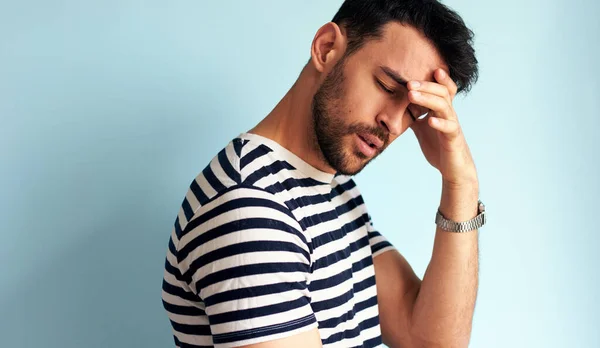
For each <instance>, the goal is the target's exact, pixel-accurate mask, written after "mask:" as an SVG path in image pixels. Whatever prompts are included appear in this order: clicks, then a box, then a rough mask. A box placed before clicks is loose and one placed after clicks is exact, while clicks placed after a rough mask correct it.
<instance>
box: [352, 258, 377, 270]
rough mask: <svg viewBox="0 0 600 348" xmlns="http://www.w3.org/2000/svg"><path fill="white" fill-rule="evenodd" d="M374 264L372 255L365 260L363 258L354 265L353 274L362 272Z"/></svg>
mask: <svg viewBox="0 0 600 348" xmlns="http://www.w3.org/2000/svg"><path fill="white" fill-rule="evenodd" d="M372 264H373V256H372V255H368V256H365V258H363V259H362V260H360V261H356V262H355V263H353V264H352V272H354V273H356V272H359V271H362V270H363V269H365V268H367V267H369V266H371V265H372Z"/></svg>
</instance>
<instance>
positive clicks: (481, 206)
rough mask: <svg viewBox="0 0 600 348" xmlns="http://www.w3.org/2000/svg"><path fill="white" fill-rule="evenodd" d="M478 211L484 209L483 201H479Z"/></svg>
mask: <svg viewBox="0 0 600 348" xmlns="http://www.w3.org/2000/svg"><path fill="white" fill-rule="evenodd" d="M479 211H480V212H482V211H485V205H483V202H481V201H479Z"/></svg>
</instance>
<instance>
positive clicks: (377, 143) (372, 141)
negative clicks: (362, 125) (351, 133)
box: [358, 133, 383, 150]
mask: <svg viewBox="0 0 600 348" xmlns="http://www.w3.org/2000/svg"><path fill="white" fill-rule="evenodd" d="M358 137H359V138H360V139H361V140H362V141H364V142H365V143H366V144H367V145H369V146H370V147H371V148H372V149H375V150H379V149H381V148H382V147H383V141H381V139H379V138H378V137H376V136H374V135H371V134H368V133H359V134H358Z"/></svg>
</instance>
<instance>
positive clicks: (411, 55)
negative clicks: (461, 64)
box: [357, 22, 448, 81]
mask: <svg viewBox="0 0 600 348" xmlns="http://www.w3.org/2000/svg"><path fill="white" fill-rule="evenodd" d="M358 55H360V56H362V57H357V58H359V59H364V60H366V62H363V63H367V64H368V65H370V66H372V67H373V68H378V67H380V66H386V67H389V68H391V69H392V70H395V71H397V72H399V73H400V75H401V76H402V77H404V78H406V79H407V80H429V81H433V80H434V78H433V72H434V71H435V69H438V68H443V69H445V70H446V71H448V69H447V66H446V64H445V63H444V60H443V59H442V58H441V56H440V55H439V53H438V51H437V49H436V48H435V46H434V45H433V43H431V42H430V41H429V40H428V39H427V38H426V37H425V36H424V35H423V34H422V33H421V32H419V31H418V30H417V29H415V28H414V27H411V26H408V25H403V24H400V23H397V22H392V23H388V24H386V25H385V26H384V28H383V35H382V37H381V39H379V40H369V41H368V42H367V43H366V44H365V45H364V46H363V48H362V49H361V50H360V52H357V56H358Z"/></svg>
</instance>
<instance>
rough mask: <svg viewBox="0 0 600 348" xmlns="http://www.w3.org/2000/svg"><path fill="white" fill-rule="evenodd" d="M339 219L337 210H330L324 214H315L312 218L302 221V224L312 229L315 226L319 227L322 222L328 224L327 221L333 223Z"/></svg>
mask: <svg viewBox="0 0 600 348" xmlns="http://www.w3.org/2000/svg"><path fill="white" fill-rule="evenodd" d="M338 217H339V215H338V214H337V213H336V211H335V210H329V211H326V212H322V213H318V214H314V215H311V216H307V217H305V218H304V219H301V220H300V224H302V225H304V226H306V227H312V226H315V225H318V224H320V223H322V222H327V221H331V220H335V219H337V218H338Z"/></svg>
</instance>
